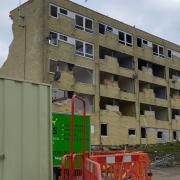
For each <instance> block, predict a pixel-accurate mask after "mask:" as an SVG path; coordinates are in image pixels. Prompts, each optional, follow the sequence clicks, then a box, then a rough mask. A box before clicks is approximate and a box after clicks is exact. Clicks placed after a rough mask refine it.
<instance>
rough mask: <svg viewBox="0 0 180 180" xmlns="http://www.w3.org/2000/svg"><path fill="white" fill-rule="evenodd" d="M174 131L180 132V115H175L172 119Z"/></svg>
mask: <svg viewBox="0 0 180 180" xmlns="http://www.w3.org/2000/svg"><path fill="white" fill-rule="evenodd" d="M172 129H175V130H180V115H175V117H174V119H172Z"/></svg>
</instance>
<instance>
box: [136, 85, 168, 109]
mask: <svg viewBox="0 0 180 180" xmlns="http://www.w3.org/2000/svg"><path fill="white" fill-rule="evenodd" d="M139 99H140V102H142V103H146V104H152V105H157V106H163V107H167V106H168V101H167V100H166V99H160V98H156V97H155V94H154V91H153V89H143V92H140V93H139Z"/></svg>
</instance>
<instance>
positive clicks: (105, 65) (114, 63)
mask: <svg viewBox="0 0 180 180" xmlns="http://www.w3.org/2000/svg"><path fill="white" fill-rule="evenodd" d="M100 69H102V70H103V69H107V71H108V72H118V71H119V63H118V59H117V58H115V57H111V56H105V58H104V59H100Z"/></svg>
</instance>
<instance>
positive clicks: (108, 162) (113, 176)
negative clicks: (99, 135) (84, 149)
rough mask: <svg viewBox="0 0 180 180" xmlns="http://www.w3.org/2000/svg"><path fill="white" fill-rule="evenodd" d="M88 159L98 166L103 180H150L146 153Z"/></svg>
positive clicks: (95, 156) (149, 162)
mask: <svg viewBox="0 0 180 180" xmlns="http://www.w3.org/2000/svg"><path fill="white" fill-rule="evenodd" d="M90 158H91V159H92V160H93V161H94V162H97V163H99V164H100V167H101V179H103V180H106V179H108V180H126V179H135V180H151V176H152V173H151V169H150V164H151V160H150V159H149V156H148V155H147V154H146V153H143V152H131V153H120V154H114V155H113V154H106V155H105V154H104V155H94V156H91V157H90Z"/></svg>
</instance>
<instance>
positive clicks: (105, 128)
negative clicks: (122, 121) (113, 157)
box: [101, 124, 107, 136]
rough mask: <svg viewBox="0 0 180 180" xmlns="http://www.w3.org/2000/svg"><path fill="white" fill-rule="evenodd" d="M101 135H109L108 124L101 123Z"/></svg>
mask: <svg viewBox="0 0 180 180" xmlns="http://www.w3.org/2000/svg"><path fill="white" fill-rule="evenodd" d="M101 136H107V124H101Z"/></svg>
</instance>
